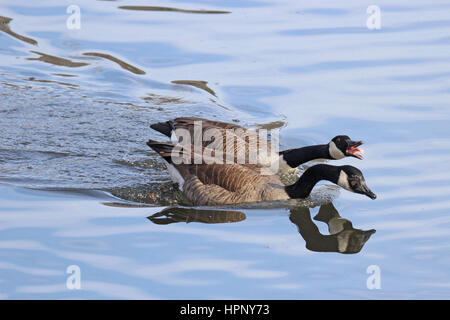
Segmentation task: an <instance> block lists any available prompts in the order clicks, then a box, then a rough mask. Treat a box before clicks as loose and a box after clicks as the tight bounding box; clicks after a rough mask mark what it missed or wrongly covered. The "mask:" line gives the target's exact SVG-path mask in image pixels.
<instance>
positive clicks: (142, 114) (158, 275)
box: [0, 0, 450, 299]
mask: <svg viewBox="0 0 450 320" xmlns="http://www.w3.org/2000/svg"><path fill="white" fill-rule="evenodd" d="M75 2H76V4H77V5H79V8H80V9H81V28H80V29H68V28H67V26H66V20H67V19H68V17H69V16H70V14H68V13H66V10H67V7H68V6H69V5H71V4H72V2H71V1H60V0H44V1H39V3H37V2H35V1H25V0H16V1H7V0H1V1H0V95H1V97H0V128H1V129H2V130H1V135H0V183H1V184H0V298H3V299H22V298H32V299H36V298H64V299H72V298H157V299H165V298H175V299H181V298H201V299H203V298H204V299H216V298H247V299H263V298H270V299H309V298H344V299H347V298H351V299H367V298H368V299H372V298H375V299H380V298H401V299H403V298H421V299H423V298H437V299H448V298H450V274H449V270H450V255H449V251H450V216H449V214H448V212H449V210H450V200H449V195H450V171H449V165H448V163H449V160H450V151H449V150H450V135H449V133H450V129H449V125H450V108H449V107H450V105H449V101H450V71H449V70H450V58H449V55H448V52H449V49H450V20H449V17H450V4H449V3H448V1H444V0H442V1H425V0H422V1H410V0H408V1H406V0H405V1H395V3H393V2H392V1H378V2H376V3H375V4H376V5H378V6H379V7H380V8H381V30H369V29H368V28H367V27H366V19H367V17H368V14H367V13H366V9H367V7H368V6H369V5H372V4H374V3H373V2H372V1H346V2H345V3H343V4H338V3H336V2H335V1H315V2H314V3H310V4H305V3H303V2H298V1H293V0H292V1H272V2H270V1H257V0H252V1H245V0H242V1H234V0H228V1H194V0H192V1H181V0H180V1H164V2H159V1H157V2H155V1H152V2H151V4H148V3H147V4H146V3H144V2H142V1H134V2H133V1H131V2H130V1H88V0H85V1H75ZM150 5H151V6H153V7H149V6H150ZM145 6H147V7H145ZM184 115H194V116H200V117H206V118H214V117H215V118H217V119H219V120H223V121H232V120H235V121H239V122H240V123H241V124H243V125H249V126H254V125H259V126H264V125H265V126H272V127H273V126H275V127H276V126H279V127H281V128H282V130H281V138H282V146H281V148H282V149H283V148H290V147H294V146H303V145H311V144H317V143H325V142H327V141H329V139H331V138H332V137H333V136H335V135H337V134H347V135H349V136H350V137H352V138H354V139H355V140H356V139H357V140H360V139H361V140H364V141H365V142H366V144H365V145H364V148H365V150H366V154H365V157H366V159H364V160H363V161H359V160H357V159H345V160H342V161H340V162H339V164H352V165H355V166H357V167H358V168H360V169H361V170H362V171H363V172H364V175H365V177H366V180H367V182H368V185H369V186H370V188H371V189H372V190H373V191H374V192H375V193H377V195H378V198H377V200H375V201H371V200H370V199H368V198H367V197H362V196H360V195H356V194H350V193H348V192H345V191H343V192H338V190H336V188H331V187H328V186H327V185H322V186H321V187H319V188H318V191H317V192H316V193H315V194H314V195H313V199H312V201H310V202H308V203H307V204H308V205H309V207H311V208H308V206H297V207H278V208H276V207H272V208H267V207H264V206H263V205H261V206H259V207H253V208H229V209H226V210H222V211H218V210H217V209H215V210H213V208H209V211H200V209H201V210H204V208H200V209H199V210H197V211H196V210H194V209H189V210H182V209H179V208H176V207H175V208H170V207H167V205H168V204H169V203H172V204H174V201H173V193H172V191H173V190H172V186H171V184H170V183H169V177H168V174H167V172H166V170H165V169H164V166H163V164H162V163H161V161H160V160H159V159H158V158H157V157H156V155H155V154H154V153H152V152H151V151H150V150H149V149H148V147H147V146H146V145H145V141H147V140H148V139H149V138H150V139H155V140H158V139H159V140H161V139H164V138H163V137H162V136H160V135H158V134H157V133H155V132H152V130H150V129H149V127H148V125H149V124H150V123H152V122H156V121H162V120H167V119H170V118H174V117H176V116H184ZM334 164H338V163H337V162H335V163H334ZM149 192H150V193H151V194H152V197H149V196H148V194H149ZM113 195H114V196H113ZM123 199H126V200H127V201H125V200H123ZM329 199H332V203H330V201H329ZM141 202H151V203H150V204H147V205H143V204H139V203H141ZM175 204H176V203H175ZM316 215H318V216H317V217H316ZM314 217H316V219H314ZM319 220H320V221H319ZM186 222H188V223H186ZM341 222H345V224H346V229H345V231H342V232H339V233H337V234H336V230H335V228H336V226H338V225H339V224H340V223H341ZM351 224H352V225H353V226H352V225H351ZM329 228H330V230H329ZM375 230H376V232H375ZM338 231H340V230H338ZM347 240H348V241H347ZM347 243H349V245H348V246H347V245H346V244H347ZM324 251H325V252H324ZM356 251H359V252H358V253H354V254H342V252H346V253H351V252H356ZM70 265H77V266H79V267H80V269H81V286H82V288H81V290H68V289H67V288H66V279H67V278H68V276H69V275H68V274H67V273H66V269H67V267H68V266H70ZM372 265H376V266H378V267H379V270H380V271H381V288H380V289H379V290H376V289H375V290H369V289H368V288H367V286H366V281H367V279H368V277H369V276H370V274H368V273H367V272H366V270H367V268H368V267H369V266H372Z"/></svg>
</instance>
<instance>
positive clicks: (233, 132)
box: [150, 117, 279, 167]
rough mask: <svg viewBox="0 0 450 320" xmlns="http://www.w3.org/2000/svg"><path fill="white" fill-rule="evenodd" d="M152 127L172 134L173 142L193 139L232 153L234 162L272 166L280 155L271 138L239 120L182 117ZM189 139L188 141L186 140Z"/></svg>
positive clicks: (225, 152) (197, 142) (169, 134)
mask: <svg viewBox="0 0 450 320" xmlns="http://www.w3.org/2000/svg"><path fill="white" fill-rule="evenodd" d="M200 125H201V127H200ZM196 126H198V127H197V129H196ZM150 127H151V128H153V129H155V130H157V131H158V132H161V133H163V134H165V135H166V136H168V137H171V139H172V142H174V143H177V142H180V143H182V144H184V145H187V143H190V144H191V145H197V146H201V147H202V148H209V149H213V150H220V151H221V152H223V154H224V155H225V154H227V155H232V156H231V159H232V160H233V162H234V163H239V164H243V165H250V167H251V164H257V165H258V166H262V167H270V166H271V164H272V163H274V161H276V160H278V158H279V155H278V152H276V151H277V150H274V149H273V147H272V145H271V144H270V142H268V141H267V139H265V138H263V137H261V136H260V135H259V134H258V132H257V131H256V130H250V129H246V128H244V127H242V126H239V125H237V124H232V123H227V122H221V121H214V120H207V119H202V118H196V117H182V118H176V119H174V120H169V121H166V122H160V123H156V124H152V125H151V126H150ZM200 128H201V131H200V130H199V129H200ZM186 139H188V141H185V140H186ZM224 161H225V157H224Z"/></svg>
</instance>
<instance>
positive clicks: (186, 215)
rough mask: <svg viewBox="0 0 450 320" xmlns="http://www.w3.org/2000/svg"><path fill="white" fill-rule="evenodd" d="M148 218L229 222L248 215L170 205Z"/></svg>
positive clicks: (164, 222)
mask: <svg viewBox="0 0 450 320" xmlns="http://www.w3.org/2000/svg"><path fill="white" fill-rule="evenodd" d="M147 218H148V219H149V220H150V221H151V222H153V223H156V224H170V223H175V222H186V223H190V222H201V223H229V222H239V221H243V220H245V218H246V216H245V213H243V212H240V211H227V210H208V209H193V208H181V207H169V208H166V209H164V210H162V211H160V212H158V213H155V214H153V215H151V216H149V217H147Z"/></svg>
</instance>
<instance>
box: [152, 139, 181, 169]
mask: <svg viewBox="0 0 450 320" xmlns="http://www.w3.org/2000/svg"><path fill="white" fill-rule="evenodd" d="M147 145H148V146H149V147H150V148H152V149H153V150H154V151H155V152H156V153H158V154H159V155H160V156H161V157H163V158H164V160H166V161H167V162H168V163H172V159H171V155H172V150H173V148H174V147H175V145H173V144H171V143H165V142H158V141H155V140H151V139H150V140H148V141H147Z"/></svg>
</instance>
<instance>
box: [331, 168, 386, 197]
mask: <svg viewBox="0 0 450 320" xmlns="http://www.w3.org/2000/svg"><path fill="white" fill-rule="evenodd" d="M339 168H340V171H339V177H338V181H337V184H338V185H339V186H341V187H342V188H344V189H346V190H348V191H351V192H355V193H359V194H364V195H366V196H368V197H369V198H370V199H372V200H375V199H376V198H377V195H376V194H375V193H373V192H372V191H371V190H370V189H369V187H368V186H367V184H366V180H365V179H364V176H363V174H362V172H361V171H360V170H358V169H357V168H355V167H353V166H341V167H339Z"/></svg>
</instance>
